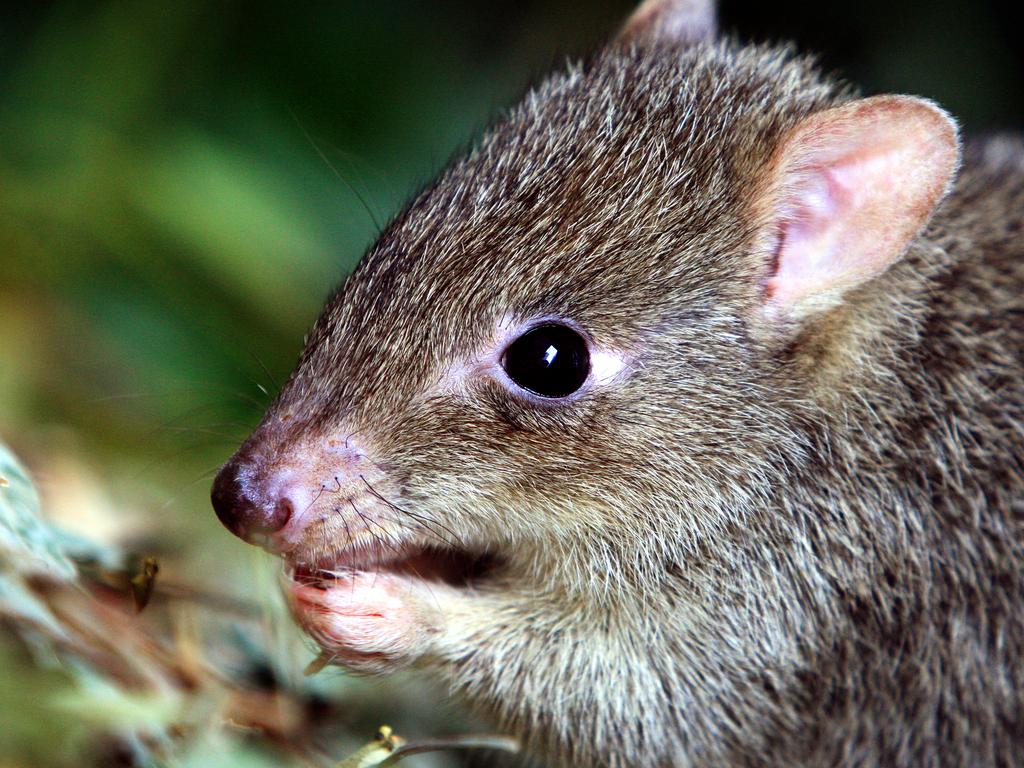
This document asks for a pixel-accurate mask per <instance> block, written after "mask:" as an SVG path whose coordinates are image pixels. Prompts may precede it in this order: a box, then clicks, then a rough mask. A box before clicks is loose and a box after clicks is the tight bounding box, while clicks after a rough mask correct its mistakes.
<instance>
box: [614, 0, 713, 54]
mask: <svg viewBox="0 0 1024 768" xmlns="http://www.w3.org/2000/svg"><path fill="white" fill-rule="evenodd" d="M716 28H717V23H716V20H715V0H644V2H643V3H641V4H640V7H638V8H637V9H636V10H635V11H633V15H632V16H630V17H629V20H628V21H627V22H626V24H625V25H624V26H623V28H622V31H621V32H619V40H621V41H623V42H626V43H640V44H645V43H646V44H657V43H674V44H680V45H686V44H690V43H696V42H699V41H701V40H706V39H708V38H711V37H714V35H715V31H716Z"/></svg>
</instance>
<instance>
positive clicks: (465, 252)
mask: <svg viewBox="0 0 1024 768" xmlns="http://www.w3.org/2000/svg"><path fill="white" fill-rule="evenodd" d="M851 98H853V94H852V93H851V92H849V91H848V90H847V89H846V88H845V87H843V86H841V85H837V84H835V83H833V82H830V81H829V80H827V79H825V78H823V77H822V76H821V75H820V74H819V72H818V71H817V70H816V69H815V67H814V65H813V64H812V63H811V62H810V61H808V60H806V59H803V58H799V57H797V56H794V55H793V54H792V53H791V52H790V51H788V50H786V49H779V48H771V47H740V46H739V45H737V44H735V43H733V42H730V41H718V42H703V43H698V44H694V45H685V46H682V45H681V46H679V47H678V48H673V47H672V46H670V45H643V44H639V43H630V44H626V43H624V42H620V43H619V44H616V45H613V46H611V47H609V48H608V49H607V50H605V51H604V52H602V53H600V54H599V55H597V56H595V57H593V58H592V59H590V60H589V61H588V62H586V63H585V64H583V65H579V66H573V67H570V68H569V69H568V71H566V72H564V73H561V74H557V75H555V76H553V77H552V78H551V79H550V80H548V81H547V82H545V83H543V84H542V85H540V86H539V87H538V88H536V89H535V90H533V91H531V92H530V93H529V94H528V95H527V96H526V98H525V100H524V101H523V103H522V104H521V105H519V106H518V107H517V108H515V109H514V110H512V111H511V113H510V114H509V115H508V116H507V118H506V119H505V120H504V121H502V122H501V123H500V124H498V125H496V126H495V127H494V128H493V130H491V131H490V132H489V133H488V135H487V136H486V137H485V138H484V139H483V140H482V142H481V143H480V145H479V146H478V147H477V148H476V149H475V150H473V151H472V152H471V153H470V154H469V155H468V156H467V157H466V158H464V159H461V160H459V161H457V162H455V163H454V164H453V165H452V166H451V168H450V169H449V170H448V171H447V172H445V173H444V174H443V175H442V176H441V177H440V178H439V179H438V180H437V181H436V182H435V183H434V184H433V185H432V186H431V187H430V188H429V189H427V190H426V191H424V192H423V193H422V194H421V195H420V196H419V197H418V198H417V199H416V200H415V201H414V202H413V203H412V204H411V205H410V206H409V207H408V208H407V209H406V210H405V211H404V212H403V213H402V214H401V215H400V216H398V217H397V219H396V220H395V221H394V222H393V223H392V224H391V225H390V226H389V227H388V229H387V231H386V232H385V233H384V234H383V235H382V237H381V238H380V241H379V242H378V243H377V244H376V245H375V246H374V247H373V248H372V249H371V251H370V252H369V253H368V254H367V256H366V258H365V259H364V260H363V262H362V263H361V264H360V266H359V268H358V269H357V270H356V272H355V273H354V274H353V275H352V276H351V277H350V278H349V279H348V281H347V282H346V283H345V284H344V286H343V287H342V288H341V289H340V290H339V292H338V293H337V294H336V295H335V296H334V297H333V298H332V299H331V300H330V301H329V302H328V304H327V307H326V309H325V310H324V313H323V315H322V316H321V318H320V319H319V321H318V322H317V323H316V326H315V328H314V329H313V331H312V333H311V335H310V336H309V339H308V343H307V346H306V349H305V352H304V353H303V355H302V359H301V362H300V363H299V365H298V368H297V369H296V371H295V373H294V375H293V376H292V378H291V380H290V381H289V383H288V384H287V386H286V387H285V389H284V391H283V392H282V393H281V395H280V397H279V398H278V400H277V402H276V403H275V404H274V406H273V407H272V408H271V411H270V413H269V414H268V416H267V418H266V420H265V422H264V424H263V425H262V426H261V427H260V428H259V429H258V430H257V432H256V433H255V434H254V436H253V437H252V438H251V440H250V448H251V446H252V445H254V444H259V443H261V442H262V443H268V442H271V441H273V442H274V444H275V446H276V448H275V450H277V451H278V452H287V451H288V450H299V449H300V448H301V446H304V445H308V444H310V443H311V442H315V441H316V440H318V439H321V438H322V439H325V440H326V439H328V438H330V437H331V436H332V435H336V434H337V433H338V430H339V429H343V430H344V431H345V433H346V434H353V435H357V436H358V435H363V436H366V438H367V439H368V440H370V441H371V442H372V444H373V445H374V446H375V447H376V451H377V462H378V465H379V466H380V468H381V470H382V472H383V473H385V474H386V475H387V477H388V478H389V481H388V482H389V485H388V488H389V492H390V493H391V494H393V497H394V498H395V499H399V500H400V502H399V504H398V506H400V507H402V508H403V509H408V510H411V511H414V512H415V514H416V515H417V516H418V519H421V520H424V521H429V524H431V525H435V526H439V528H437V530H442V529H444V530H450V531H452V532H453V535H457V537H458V539H459V542H460V545H461V546H464V547H465V548H467V549H470V550H472V551H481V552H482V551H486V552H490V553H492V554H493V555H494V556H495V558H496V562H497V563H498V566H497V567H496V568H495V569H494V571H493V572H491V573H489V574H488V575H486V576H484V577H482V578H481V579H480V580H479V582H478V583H476V584H474V585H473V588H472V594H471V595H470V597H468V598H467V600H466V602H467V603H471V604H474V605H476V606H477V607H476V608H475V609H474V610H472V611H469V612H467V613H465V614H457V615H454V616H449V618H448V627H447V629H446V634H445V635H444V637H445V638H446V639H444V640H439V641H437V643H438V644H437V645H436V646H433V650H432V651H431V652H430V653H428V654H426V655H425V656H424V657H423V658H422V659H420V660H419V661H418V664H419V665H420V666H422V667H425V668H429V669H433V670H435V671H436V672H438V673H440V674H441V675H442V676H443V677H444V679H446V680H449V681H450V682H451V685H452V687H453V689H455V690H456V691H457V692H459V693H460V694H461V695H463V696H464V697H465V698H466V699H467V700H468V701H469V702H470V703H471V704H472V705H473V706H475V707H477V708H478V709H480V710H482V711H484V712H487V713H490V714H491V715H493V716H494V717H495V718H496V719H497V721H498V722H499V723H500V724H501V725H502V726H503V727H505V728H508V729H509V730H510V731H512V732H515V733H517V734H520V735H522V736H523V737H524V738H525V739H526V740H527V741H528V743H529V744H530V746H531V747H532V748H533V749H534V750H535V751H536V753H537V754H539V755H542V756H543V757H544V758H546V759H547V760H548V761H549V762H550V764H551V765H573V766H588V767H592V766H613V767H616V768H618V767H622V766H654V765H677V766H725V765H750V766H759V765H774V766H793V765H829V766H831V765H902V766H919V765H940V764H941V765H956V766H997V765H1010V764H1018V763H1020V762H1021V761H1022V760H1024V757H1022V756H1024V709H1022V701H1024V595H1022V589H1024V573H1022V568H1024V466H1022V465H1024V360H1022V356H1024V236H1022V231H1021V227H1022V222H1024V148H1022V146H1021V145H1020V144H1019V143H1018V142H1016V141H1014V140H997V141H990V142H988V143H981V144H974V145H970V146H969V147H968V149H967V151H966V153H965V159H964V163H963V167H962V169H961V171H960V174H959V180H958V181H957V182H956V185H955V188H954V190H953V191H952V193H951V194H950V196H949V197H948V198H947V199H946V200H945V202H944V203H943V204H942V206H941V208H940V210H939V212H938V213H937V215H935V216H934V218H933V219H932V220H931V223H930V225H929V226H928V227H927V230H926V231H925V232H924V233H923V234H922V235H921V236H919V237H918V238H917V239H916V240H915V241H914V242H913V244H912V246H911V247H910V249H909V251H908V253H907V254H906V255H905V256H904V258H903V259H902V260H901V261H899V262H898V263H897V264H895V265H894V266H893V267H892V268H890V269H889V270H888V271H886V272H885V273H884V274H882V275H880V276H878V277H876V278H874V279H872V280H869V281H868V282H867V283H865V284H863V285H861V286H860V287H858V288H857V289H856V290H854V291H853V292H852V293H850V294H849V295H847V296H846V297H845V301H844V302H843V303H842V304H841V305H840V306H838V307H836V308H835V309H832V310H830V311H828V312H825V313H822V314H820V315H815V316H813V317H811V318H809V319H807V320H806V321H802V322H799V323H797V322H792V323H781V324H777V325H772V324H770V323H768V322H767V321H766V320H765V319H764V317H763V316H762V315H760V314H758V313H757V312H756V311H755V309H756V307H757V306H758V304H759V302H761V301H763V298H764V295H763V294H764V291H765V281H766V279H767V277H768V275H769V271H770V269H771V268H772V265H771V263H770V262H771V258H770V257H771V255H770V253H767V252H766V251H765V249H764V247H763V245H758V243H759V242H760V241H759V240H758V232H759V230H760V228H761V227H762V225H763V222H762V221H760V220H758V215H757V214H756V206H755V202H756V200H757V199H758V195H760V194H761V193H762V192H763V187H764V178H765V173H766V168H767V167H768V166H769V164H770V163H771V161H772V158H773V156H774V152H775V151H776V149H777V147H778V146H779V142H780V141H781V139H782V137H783V136H785V135H786V134H787V132H788V131H789V130H791V129H792V128H793V127H794V126H795V125H796V124H797V123H799V122H800V121H801V120H802V119H803V118H805V117H806V116H808V115H810V114H812V113H815V112H818V111H820V110H823V109H825V108H827V107H830V106H833V105H836V104H839V103H842V102H845V101H848V100H849V99H851ZM542 316H545V317H564V318H569V319H571V320H572V321H574V322H575V323H577V324H578V325H579V326H580V327H582V328H583V329H585V331H586V332H587V333H588V334H589V335H590V336H591V337H592V338H593V339H594V340H595V342H597V343H600V344H603V345H606V346H608V347H611V348H615V349H618V350H622V351H623V353H624V354H625V356H626V357H627V358H628V359H629V360H630V361H631V362H630V366H629V368H628V370H627V371H626V373H625V374H624V375H623V376H622V377H621V379H620V380H619V381H617V382H616V383H615V385H614V386H609V387H605V388H602V389H600V390H595V391H594V392H593V393H590V394H588V395H587V396H585V397H582V398H580V399H579V400H578V401H576V402H574V403H572V404H570V405H567V406H564V407H551V406H543V405H541V406H538V405H537V404H532V403H528V402H524V401H522V400H521V399H519V398H516V397H514V396H513V395H511V394H510V393H509V392H508V391H507V390H506V389H504V388H502V387H501V386H499V385H497V384H496V383H494V382H493V381H488V380H487V379H481V380H469V381H467V383H465V384H464V385H460V386H458V387H456V388H454V389H451V388H445V387H439V386H438V382H441V381H443V380H445V379H446V377H448V376H450V373H451V370H452V368H453V366H456V367H457V366H458V365H461V364H462V361H465V360H470V359H472V358H473V357H474V355H477V354H478V353H479V350H481V349H485V348H487V346H488V344H490V343H491V340H492V337H493V332H494V328H495V327H496V326H497V325H499V324H500V323H501V322H502V319H503V318H508V317H511V318H514V319H516V320H527V319H529V318H531V317H542ZM425 524H426V523H425ZM325 531H327V532H326V533H323V534H322V535H323V536H324V544H323V547H324V548H325V550H326V549H327V548H328V547H329V545H330V544H331V541H330V537H336V536H341V535H343V534H342V533H341V529H340V528H330V527H328V528H326V529H325Z"/></svg>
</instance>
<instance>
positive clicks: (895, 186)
mask: <svg viewBox="0 0 1024 768" xmlns="http://www.w3.org/2000/svg"><path fill="white" fill-rule="evenodd" d="M959 158H960V147H959V141H958V135H957V127H956V123H955V122H954V121H953V119H952V118H951V117H950V116H949V115H948V114H946V112H944V111H943V110H942V109H940V108H939V107H937V106H936V105H935V104H933V103H931V102H930V101H926V100H924V99H918V98H913V97H910V96H877V97H873V98H868V99H861V100H858V101H854V102H851V103H849V104H844V105H841V106H838V107H834V108H832V109H828V110H825V111H823V112H819V113H817V114H813V115H811V116H810V117H808V118H806V119H805V120H804V121H803V122H801V123H799V124H798V125H797V126H796V127H795V128H794V129H793V130H792V131H791V132H790V133H789V135H788V136H786V137H785V138H784V140H783V142H782V144H781V146H780V148H779V150H778V152H777V153H776V156H775V158H774V159H773V161H772V162H771V164H770V167H769V170H768V186H767V191H766V192H764V193H762V194H761V195H760V196H759V199H758V202H757V207H758V208H759V209H760V210H759V211H758V214H759V218H760V220H761V221H764V222H767V224H766V230H765V240H766V241H769V242H771V243H772V247H771V259H770V264H769V267H768V270H769V271H768V274H767V278H766V280H765V283H764V288H765V291H764V293H765V310H766V312H767V314H768V315H769V316H775V317H778V316H784V317H788V318H790V319H794V318H800V317H802V316H806V315H808V314H812V313H814V312H818V311H822V310H824V309H828V308H829V307H831V306H834V305H836V304H837V303H839V301H840V300H841V298H842V296H843V294H844V293H846V292H847V291H848V290H850V289H851V288H854V287H856V286H858V285H860V284H861V283H863V282H865V281H866V280H869V279H870V278H873V277H875V276H877V275H879V274H881V273H882V272H884V271H885V270H886V269H888V268H889V267H890V266H891V265H892V264H893V263H895V262H896V261H898V260H899V259H900V258H901V257H902V256H903V254H904V253H905V252H906V250H907V248H908V247H909V246H910V243H911V241H912V240H913V239H914V238H915V237H916V236H917V235H918V234H919V233H920V231H921V230H922V229H923V228H924V226H925V224H927V222H928V220H929V219H930V218H931V216H932V213H933V212H934V210H935V208H936V207H937V206H938V204H939V202H940V201H941V200H942V198H943V197H944V196H945V194H946V192H947V191H948V190H949V188H950V186H951V184H952V181H953V178H954V176H955V173H956V169H957V167H958V165H959Z"/></svg>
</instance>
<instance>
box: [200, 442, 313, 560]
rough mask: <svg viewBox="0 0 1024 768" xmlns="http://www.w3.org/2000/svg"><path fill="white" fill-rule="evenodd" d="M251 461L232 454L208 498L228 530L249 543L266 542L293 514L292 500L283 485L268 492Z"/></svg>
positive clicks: (218, 475)
mask: <svg viewBox="0 0 1024 768" xmlns="http://www.w3.org/2000/svg"><path fill="white" fill-rule="evenodd" d="M266 487H267V486H266V484H265V483H263V482H261V480H260V478H259V477H258V473H257V472H255V471H254V466H253V464H252V463H251V462H250V461H248V460H247V459H246V458H245V457H244V455H243V454H236V455H235V456H234V457H232V459H231V461H229V462H228V463H227V464H225V465H224V467H223V468H222V469H221V471H220V472H219V473H218V474H217V477H216V479H215V480H214V481H213V489H212V490H211V492H210V500H211V501H212V502H213V509H214V511H215V512H216V513H217V517H218V518H219V519H220V521H221V522H222V523H223V524H224V527H226V528H227V529H228V530H229V531H231V532H232V533H233V534H235V535H236V536H238V537H240V538H242V539H244V540H245V541H248V542H250V543H251V544H266V543H267V539H268V537H269V536H270V535H272V534H274V533H277V532H278V531H280V530H281V529H282V528H284V527H285V526H286V525H288V521H289V520H291V519H292V517H293V516H294V514H295V509H296V504H295V502H296V500H295V499H294V498H292V494H290V493H289V492H288V490H287V489H282V490H280V491H277V492H271V493H268V492H267V490H266Z"/></svg>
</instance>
